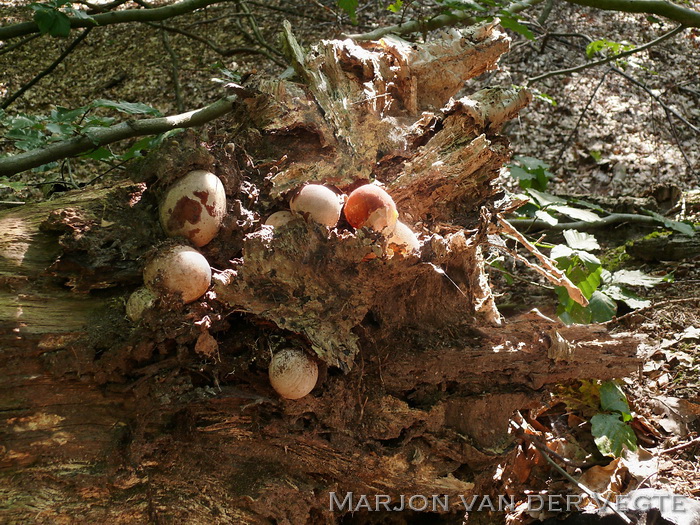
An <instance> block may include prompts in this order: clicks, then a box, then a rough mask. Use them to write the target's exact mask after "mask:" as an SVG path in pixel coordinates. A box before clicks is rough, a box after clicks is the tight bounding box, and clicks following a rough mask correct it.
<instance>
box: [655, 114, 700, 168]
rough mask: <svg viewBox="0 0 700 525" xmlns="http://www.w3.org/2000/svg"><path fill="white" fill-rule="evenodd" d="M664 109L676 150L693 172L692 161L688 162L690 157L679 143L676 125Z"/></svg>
mask: <svg viewBox="0 0 700 525" xmlns="http://www.w3.org/2000/svg"><path fill="white" fill-rule="evenodd" d="M663 110H664V115H666V120H667V121H668V125H669V127H670V128H671V135H673V140H674V141H675V142H676V146H677V147H678V151H680V152H681V155H682V156H683V159H684V160H685V163H686V164H687V165H688V169H689V170H690V173H692V174H695V168H694V167H693V163H692V162H690V159H689V158H688V155H687V154H686V152H685V149H684V148H683V146H682V145H681V140H680V138H679V137H678V131H677V130H676V126H674V125H673V120H672V119H671V112H670V111H669V110H668V109H666V108H663Z"/></svg>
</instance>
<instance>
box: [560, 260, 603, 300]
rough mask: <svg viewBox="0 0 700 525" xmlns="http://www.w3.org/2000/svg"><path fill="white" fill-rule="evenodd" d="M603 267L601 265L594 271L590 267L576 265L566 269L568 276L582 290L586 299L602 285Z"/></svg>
mask: <svg viewBox="0 0 700 525" xmlns="http://www.w3.org/2000/svg"><path fill="white" fill-rule="evenodd" d="M601 271H602V268H601V267H599V268H597V269H595V270H593V271H589V269H588V268H581V267H580V266H575V267H572V268H570V269H569V270H567V271H566V276H567V277H568V278H569V279H570V280H571V281H572V282H573V283H574V284H575V285H576V286H577V287H578V289H579V290H581V293H583V295H584V297H585V298H586V299H591V297H592V296H593V292H595V291H596V290H597V289H598V286H599V285H600V273H601Z"/></svg>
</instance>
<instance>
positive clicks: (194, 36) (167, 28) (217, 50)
mask: <svg viewBox="0 0 700 525" xmlns="http://www.w3.org/2000/svg"><path fill="white" fill-rule="evenodd" d="M147 25H149V26H151V27H157V28H159V29H163V30H164V31H167V32H169V33H176V34H178V35H182V36H185V37H187V38H191V39H192V40H196V41H197V42H201V43H202V44H204V45H205V46H207V47H209V48H210V49H211V50H213V51H214V52H215V53H217V54H219V55H221V56H225V57H228V56H232V55H240V54H244V53H249V54H258V55H265V54H266V53H264V52H263V51H262V50H260V49H258V48H255V47H233V48H230V49H224V48H222V47H219V46H218V45H217V44H215V43H214V42H212V41H211V40H209V39H207V38H204V37H203V36H199V35H197V34H194V33H190V32H189V31H185V30H184V29H178V28H177V27H170V26H166V25H164V24H155V23H152V22H148V23H147Z"/></svg>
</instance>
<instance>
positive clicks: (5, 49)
mask: <svg viewBox="0 0 700 525" xmlns="http://www.w3.org/2000/svg"><path fill="white" fill-rule="evenodd" d="M40 36H41V35H39V34H36V35H29V36H28V37H27V38H23V39H22V40H20V41H19V42H16V43H14V44H12V45H11V46H5V47H3V48H0V55H4V54H5V53H9V52H10V51H14V50H15V49H17V48H19V47H22V46H23V45H24V44H26V43H27V42H31V41H32V40H34V39H35V38H39V37H40Z"/></svg>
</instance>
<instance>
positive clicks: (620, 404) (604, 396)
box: [600, 381, 632, 421]
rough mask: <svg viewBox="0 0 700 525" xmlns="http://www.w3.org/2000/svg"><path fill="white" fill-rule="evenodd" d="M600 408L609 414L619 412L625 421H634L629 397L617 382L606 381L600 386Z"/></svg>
mask: <svg viewBox="0 0 700 525" xmlns="http://www.w3.org/2000/svg"><path fill="white" fill-rule="evenodd" d="M600 408H602V409H603V410H605V411H608V412H619V413H620V414H622V420H623V421H630V420H631V419H632V412H630V406H629V403H627V396H626V395H625V393H624V392H623V391H622V389H621V388H620V385H618V384H617V383H616V382H615V381H604V382H603V384H602V385H600Z"/></svg>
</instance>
